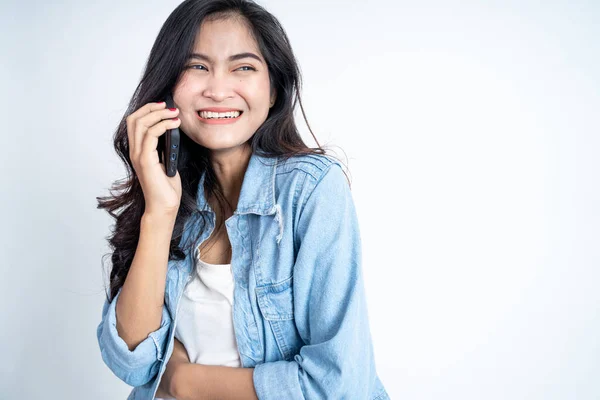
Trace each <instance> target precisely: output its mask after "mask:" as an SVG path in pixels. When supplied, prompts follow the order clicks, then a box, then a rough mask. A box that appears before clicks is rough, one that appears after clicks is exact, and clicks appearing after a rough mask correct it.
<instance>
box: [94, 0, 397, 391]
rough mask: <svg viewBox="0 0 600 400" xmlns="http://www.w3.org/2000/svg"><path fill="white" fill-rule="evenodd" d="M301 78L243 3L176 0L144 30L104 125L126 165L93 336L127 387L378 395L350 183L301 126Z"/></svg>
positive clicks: (277, 36) (103, 202)
mask: <svg viewBox="0 0 600 400" xmlns="http://www.w3.org/2000/svg"><path fill="white" fill-rule="evenodd" d="M300 82H301V77H300V73H299V68H298V65H297V63H296V60H295V58H294V55H293V52H292V49H291V46H290V44H289V42H288V38H287V36H286V34H285V32H284V30H283V28H282V27H281V25H280V24H279V22H278V21H277V19H276V18H275V17H274V16H273V15H271V14H270V13H268V12H267V11H265V10H264V9H263V8H262V7H260V6H259V5H257V4H256V3H254V2H252V1H248V0H187V1H185V2H183V3H182V4H180V5H179V6H178V7H177V8H176V9H175V10H174V11H173V13H172V14H171V15H170V16H169V18H168V19H167V21H166V22H165V24H164V26H163V27H162V29H161V31H160V33H159V34H158V38H157V39H156V42H155V44H154V46H153V48H152V50H151V53H150V57H149V59H148V64H147V66H146V70H145V72H144V75H143V77H142V79H141V82H140V84H139V86H138V88H137V90H136V93H135V95H134V96H133V99H132V101H131V104H130V106H129V108H128V110H127V112H126V117H124V119H123V120H122V121H121V124H120V126H119V128H118V130H117V132H116V135H115V149H116V151H117V152H118V154H119V156H120V157H121V158H122V159H123V160H124V162H125V165H126V167H127V170H128V174H129V179H128V180H127V181H126V182H124V183H122V184H120V185H118V186H116V189H119V190H121V191H122V193H120V194H118V195H113V196H111V197H108V198H99V199H98V200H99V207H100V208H104V209H107V210H108V212H109V213H110V215H111V216H113V217H114V218H115V219H116V227H115V230H114V235H113V236H112V237H111V238H110V244H111V249H113V252H112V270H111V274H110V294H109V295H108V294H107V299H106V301H105V303H104V307H103V310H102V321H101V322H100V324H99V326H98V329H97V337H98V343H99V346H100V350H101V354H102V358H103V360H104V362H105V363H106V365H107V366H108V367H109V368H110V369H111V370H112V371H113V372H114V373H115V375H117V376H118V377H119V378H120V379H122V380H123V381H125V382H126V383H128V384H129V385H132V386H135V388H134V389H133V391H132V392H131V394H130V396H129V399H154V398H160V399H166V398H176V399H256V398H258V399H273V400H275V399H277V400H280V399H361V400H362V399H370V400H374V399H388V398H389V397H388V394H387V393H386V391H385V389H384V386H383V384H382V382H381V381H380V380H379V377H378V375H377V372H376V369H375V361H374V356H373V346H372V341H371V335H370V330H369V323H368V316H367V305H366V299H365V292H364V287H363V275H362V266H361V242H360V234H359V227H358V222H357V221H358V220H357V215H356V211H355V207H354V202H353V200H352V196H351V192H350V187H349V185H348V181H347V179H346V176H345V174H344V172H343V170H342V167H341V164H340V163H339V162H337V161H336V160H335V159H334V158H332V157H330V156H329V155H326V154H325V151H324V150H323V148H321V147H320V146H319V147H317V148H309V147H308V146H307V145H306V144H305V143H304V142H303V141H302V139H301V136H300V134H299V132H298V130H297V128H296V125H295V122H294V116H293V111H294V108H295V105H296V101H300V95H299V93H300ZM169 93H172V95H173V99H174V102H175V105H176V107H175V108H174V109H169V108H167V107H166V105H165V103H164V102H161V101H160V100H162V99H164V98H165V96H166V95H168V94H169ZM173 128H179V129H180V132H181V147H180V155H179V156H180V158H179V160H178V161H179V162H178V172H177V174H176V175H175V176H173V177H169V176H167V174H166V172H165V171H166V169H165V166H164V164H163V163H162V162H161V161H162V154H161V153H160V150H161V149H162V146H164V143H163V141H164V137H163V135H164V133H165V132H166V131H167V130H168V129H173ZM313 137H314V135H313ZM315 140H316V139H315ZM317 144H318V143H317ZM118 209H121V212H120V213H118V214H117V213H115V211H116V210H118Z"/></svg>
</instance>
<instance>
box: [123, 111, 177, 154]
mask: <svg viewBox="0 0 600 400" xmlns="http://www.w3.org/2000/svg"><path fill="white" fill-rule="evenodd" d="M166 107H167V104H166V103H164V102H163V103H147V104H145V105H143V106H142V107H140V108H139V109H138V110H136V111H135V112H133V113H132V114H131V115H129V116H128V117H127V128H128V129H127V134H128V139H129V145H130V156H132V157H136V158H137V157H139V154H140V152H141V144H142V138H143V135H144V131H143V130H142V131H140V123H139V122H140V119H141V118H143V117H144V116H146V115H148V114H151V113H152V112H154V111H157V110H164V109H166ZM142 128H143V127H142Z"/></svg>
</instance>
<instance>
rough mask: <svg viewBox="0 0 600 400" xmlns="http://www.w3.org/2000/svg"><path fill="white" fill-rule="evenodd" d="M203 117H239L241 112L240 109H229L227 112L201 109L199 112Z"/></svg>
mask: <svg viewBox="0 0 600 400" xmlns="http://www.w3.org/2000/svg"><path fill="white" fill-rule="evenodd" d="M198 114H199V115H200V116H201V117H202V118H206V119H210V118H237V117H239V116H240V114H241V112H239V111H229V112H225V113H216V112H212V111H200V112H199V113H198Z"/></svg>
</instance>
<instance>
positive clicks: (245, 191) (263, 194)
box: [196, 152, 278, 215]
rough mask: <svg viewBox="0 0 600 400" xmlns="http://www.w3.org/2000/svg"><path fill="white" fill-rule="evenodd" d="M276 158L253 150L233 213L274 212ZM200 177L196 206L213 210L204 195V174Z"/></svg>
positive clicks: (204, 209)
mask: <svg viewBox="0 0 600 400" xmlns="http://www.w3.org/2000/svg"><path fill="white" fill-rule="evenodd" d="M277 161H278V158H267V157H262V156H259V155H257V154H255V153H254V152H253V153H252V154H251V155H250V162H249V163H248V168H246V172H245V174H244V181H243V182H242V189H241V192H240V197H239V200H238V204H237V208H236V210H235V211H234V214H248V213H254V214H259V215H268V214H275V212H276V207H275V206H276V205H275V169H276V168H277ZM205 174H206V171H205V172H203V173H202V176H201V177H200V183H199V184H198V193H197V201H196V206H197V209H198V210H199V211H211V212H214V210H213V209H212V208H211V207H210V205H209V204H208V202H207V201H206V198H205V197H204V175H205Z"/></svg>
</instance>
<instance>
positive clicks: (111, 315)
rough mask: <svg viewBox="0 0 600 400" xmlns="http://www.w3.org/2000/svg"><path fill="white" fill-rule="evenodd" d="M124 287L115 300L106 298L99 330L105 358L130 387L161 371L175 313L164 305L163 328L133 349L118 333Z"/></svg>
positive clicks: (142, 383) (102, 352) (151, 333)
mask: <svg viewBox="0 0 600 400" xmlns="http://www.w3.org/2000/svg"><path fill="white" fill-rule="evenodd" d="M120 294H121V289H119V292H118V293H117V295H116V296H115V297H114V299H113V300H112V302H110V303H109V302H108V300H105V301H104V306H103V308H102V321H101V322H100V324H99V325H98V328H97V330H96V336H97V338H98V344H99V346H100V353H101V354H102V360H104V363H105V364H106V365H107V366H108V368H109V369H110V370H111V371H112V372H113V373H114V374H115V375H116V376H117V377H119V378H120V379H121V380H122V381H124V382H125V383H127V384H128V385H130V386H141V385H144V384H146V383H148V382H149V381H150V380H152V378H154V376H156V374H157V373H158V370H159V367H160V361H162V359H163V355H164V352H165V348H166V342H167V335H168V332H169V328H170V326H171V315H170V314H169V311H168V310H167V307H165V306H164V305H163V311H162V321H161V324H160V327H159V328H158V329H157V330H156V331H154V332H150V333H149V334H148V337H147V338H146V339H144V340H143V341H142V342H141V343H140V344H138V345H137V346H136V348H135V349H133V351H131V350H129V348H128V347H127V343H125V341H124V340H123V339H122V338H121V337H120V336H119V333H118V332H117V318H116V304H117V299H118V298H119V295H120Z"/></svg>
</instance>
